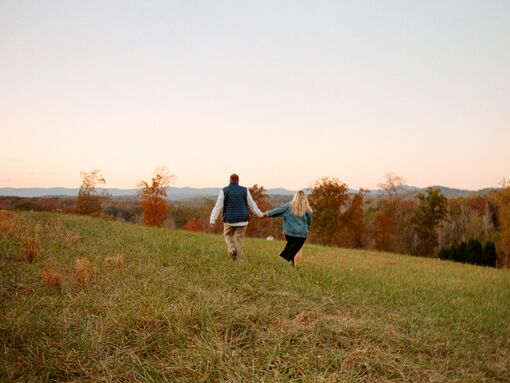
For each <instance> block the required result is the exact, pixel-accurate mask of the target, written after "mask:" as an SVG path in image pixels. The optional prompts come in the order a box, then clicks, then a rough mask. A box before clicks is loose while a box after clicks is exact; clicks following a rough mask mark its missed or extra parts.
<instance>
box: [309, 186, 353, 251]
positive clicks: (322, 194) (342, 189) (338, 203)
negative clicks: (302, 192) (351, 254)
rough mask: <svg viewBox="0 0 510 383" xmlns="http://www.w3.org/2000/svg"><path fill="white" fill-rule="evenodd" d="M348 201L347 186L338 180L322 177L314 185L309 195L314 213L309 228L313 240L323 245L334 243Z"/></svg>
mask: <svg viewBox="0 0 510 383" xmlns="http://www.w3.org/2000/svg"><path fill="white" fill-rule="evenodd" d="M348 201H349V196H348V194H347V185H346V184H344V183H343V182H340V181H339V180H338V179H336V178H328V177H324V178H321V179H320V180H319V181H317V182H316V183H315V185H314V187H313V190H312V194H311V195H310V204H311V207H312V209H313V211H314V221H313V225H312V228H311V231H312V237H313V239H315V240H316V241H317V242H318V243H320V244H324V245H331V244H334V243H335V241H336V240H337V236H338V233H339V231H340V229H341V228H342V213H343V212H344V210H345V209H346V205H347V202H348Z"/></svg>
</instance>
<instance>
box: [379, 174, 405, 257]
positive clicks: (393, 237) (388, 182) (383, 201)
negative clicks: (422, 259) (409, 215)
mask: <svg viewBox="0 0 510 383" xmlns="http://www.w3.org/2000/svg"><path fill="white" fill-rule="evenodd" d="M405 182H406V180H405V179H404V178H403V177H401V176H398V175H396V174H395V173H392V172H388V173H386V174H385V176H384V182H381V183H379V184H378V185H377V186H378V187H379V188H380V189H381V190H382V191H383V193H384V198H380V199H379V201H378V213H377V215H376V216H375V218H374V231H373V237H374V247H375V248H376V249H377V250H383V251H398V252H404V251H403V249H402V246H399V244H400V243H401V241H399V236H400V234H401V232H402V230H403V228H404V224H405V222H404V215H403V211H402V206H401V205H402V199H403V196H404V193H405Z"/></svg>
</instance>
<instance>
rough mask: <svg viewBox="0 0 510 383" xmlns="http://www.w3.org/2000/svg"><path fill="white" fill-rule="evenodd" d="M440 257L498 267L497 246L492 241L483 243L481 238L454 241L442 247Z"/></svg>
mask: <svg viewBox="0 0 510 383" xmlns="http://www.w3.org/2000/svg"><path fill="white" fill-rule="evenodd" d="M439 258H440V259H446V260H450V261H455V262H462V263H470V264H473V265H480V266H491V267H496V263H497V255H496V246H495V245H494V242H491V241H488V242H486V243H485V245H482V243H481V242H480V241H479V240H477V239H474V238H471V239H470V240H469V241H468V242H461V243H460V244H455V243H454V244H452V245H450V246H448V247H444V248H442V249H441V250H440V251H439Z"/></svg>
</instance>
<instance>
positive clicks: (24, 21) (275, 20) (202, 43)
mask: <svg viewBox="0 0 510 383" xmlns="http://www.w3.org/2000/svg"><path fill="white" fill-rule="evenodd" d="M0 138H1V140H0V145H1V148H0V187H9V186H10V187H52V186H65V187H79V185H80V171H82V170H91V169H102V171H103V174H104V176H105V177H106V179H107V181H108V182H107V185H106V187H120V188H133V187H135V186H136V184H137V183H138V182H139V181H140V180H141V179H149V178H150V177H151V175H152V172H153V170H154V169H155V167H156V166H158V165H165V166H167V167H168V169H169V170H170V172H171V173H173V174H175V176H176V179H175V182H174V183H173V186H190V187H218V186H224V185H225V184H226V183H227V179H228V176H229V174H230V173H232V172H237V173H238V174H239V175H240V177H241V183H242V184H244V185H251V184H254V183H258V184H261V185H263V186H265V187H267V188H271V187H285V188H288V189H298V188H302V187H307V186H309V185H311V184H312V183H313V182H314V180H316V179H318V178H320V177H322V176H331V177H337V178H339V179H340V180H341V181H343V182H345V183H347V184H348V185H349V187H352V188H359V187H364V188H368V189H373V188H376V187H377V183H379V182H381V181H382V180H383V176H384V174H385V173H386V172H388V171H393V172H395V173H397V174H398V175H400V176H403V177H405V178H406V179H407V183H408V184H411V185H416V186H428V185H438V184H440V185H445V186H450V187H458V188H467V189H479V188H483V187H491V186H497V183H498V181H499V180H500V179H501V178H502V177H510V1H508V0H501V1H498V0H487V1H482V0H479V1H470V0H457V1H452V0H427V1H422V0H420V1H411V0H401V1H397V0H393V1H390V0H387V1H383V0H381V1H360V0H351V1H341V0H338V1H321V0H313V1H312V0H310V1H296V0H292V1H290V0H289V1H279V0H271V1H261V0H256V1H242V0H237V1H234V0H232V1H217V0H215V1H192V0H186V1H184V0H183V1H142V0H140V1H128V0H122V1H120V0H119V1H108V0H97V1H92V0H83V1H70V0H62V1H57V0H47V1H41V0H35V1H29V0H23V1H20V0H10V1H6V0H0Z"/></svg>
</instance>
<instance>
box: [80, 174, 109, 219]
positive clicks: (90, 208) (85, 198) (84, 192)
mask: <svg viewBox="0 0 510 383" xmlns="http://www.w3.org/2000/svg"><path fill="white" fill-rule="evenodd" d="M80 176H81V177H83V180H82V183H81V186H80V191H79V192H78V198H77V200H76V211H77V213H78V214H85V215H99V213H100V212H101V202H102V199H103V198H104V197H105V195H102V196H99V195H97V193H96V185H97V184H104V183H106V180H105V179H104V177H103V176H102V175H101V170H91V171H90V172H81V173H80Z"/></svg>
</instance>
